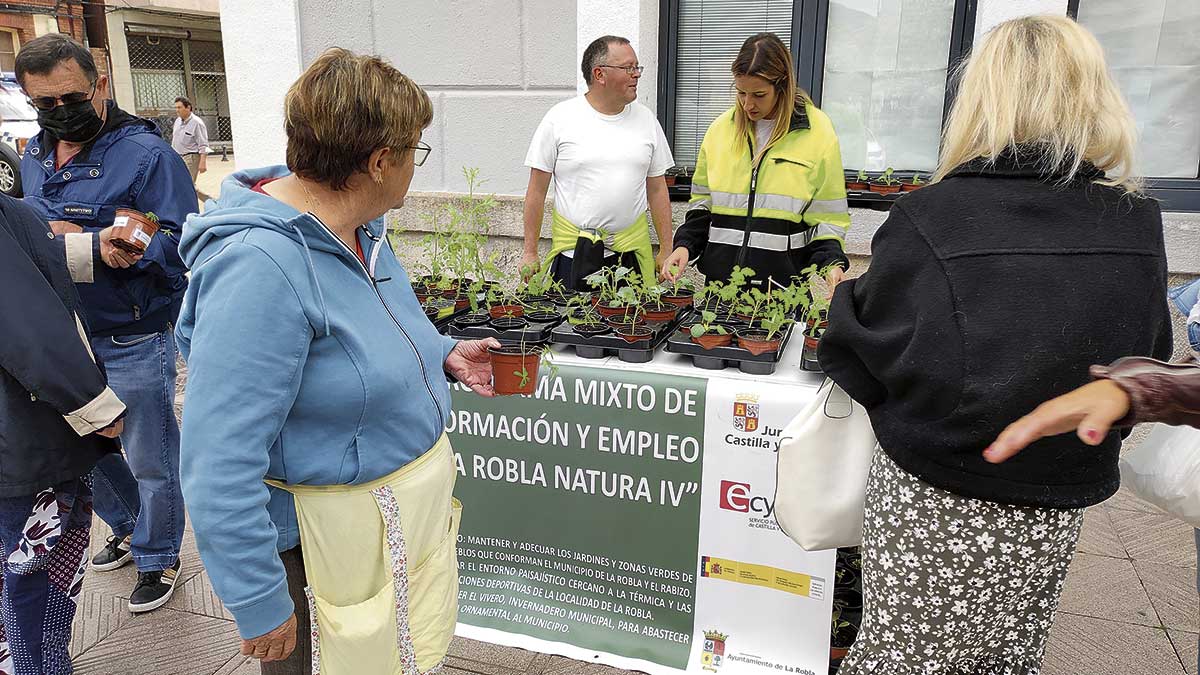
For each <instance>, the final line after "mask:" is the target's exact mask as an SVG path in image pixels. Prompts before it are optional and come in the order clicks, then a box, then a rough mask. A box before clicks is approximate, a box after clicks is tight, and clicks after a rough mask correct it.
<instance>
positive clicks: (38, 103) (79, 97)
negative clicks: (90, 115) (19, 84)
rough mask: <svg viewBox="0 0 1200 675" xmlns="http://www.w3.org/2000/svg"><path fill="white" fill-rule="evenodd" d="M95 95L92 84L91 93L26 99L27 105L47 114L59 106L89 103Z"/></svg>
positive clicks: (74, 92) (70, 93) (68, 93)
mask: <svg viewBox="0 0 1200 675" xmlns="http://www.w3.org/2000/svg"><path fill="white" fill-rule="evenodd" d="M95 95H96V83H95V82H93V83H92V90H91V91H86V92H85V91H72V92H67V93H66V94H62V95H60V96H37V97H29V96H27V97H26V99H27V100H28V101H29V105H32V106H33V107H34V108H37V109H38V110H41V111H42V112H49V111H51V110H54V109H55V108H57V107H58V106H59V105H71V104H73V103H83V102H85V101H90V100H92V98H93V97H94V96H95Z"/></svg>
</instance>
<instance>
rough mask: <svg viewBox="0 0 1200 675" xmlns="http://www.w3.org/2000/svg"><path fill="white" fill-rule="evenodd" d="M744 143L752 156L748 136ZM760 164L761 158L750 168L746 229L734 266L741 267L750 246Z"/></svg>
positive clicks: (752, 150)
mask: <svg viewBox="0 0 1200 675" xmlns="http://www.w3.org/2000/svg"><path fill="white" fill-rule="evenodd" d="M746 145H747V146H749V148H750V157H751V158H753V157H754V144H753V143H752V142H751V141H750V139H749V138H747V139H746ZM761 166H762V160H759V162H758V164H755V165H754V168H752V169H751V170H750V198H749V200H748V201H747V203H746V231H745V233H744V234H743V235H742V247H741V248H740V249H738V254H737V260H736V261H735V262H734V266H735V267H741V266H742V263H743V262H745V261H746V249H747V248H749V247H750V222H751V220H752V219H753V217H754V191H755V190H756V189H757V188H758V169H759V167H761Z"/></svg>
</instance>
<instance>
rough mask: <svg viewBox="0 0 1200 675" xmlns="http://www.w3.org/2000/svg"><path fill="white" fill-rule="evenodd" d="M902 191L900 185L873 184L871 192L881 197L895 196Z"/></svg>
mask: <svg viewBox="0 0 1200 675" xmlns="http://www.w3.org/2000/svg"><path fill="white" fill-rule="evenodd" d="M899 191H900V184H899V183H896V184H895V185H886V184H883V183H871V192H874V193H876V194H881V195H893V194H896V193H897V192H899Z"/></svg>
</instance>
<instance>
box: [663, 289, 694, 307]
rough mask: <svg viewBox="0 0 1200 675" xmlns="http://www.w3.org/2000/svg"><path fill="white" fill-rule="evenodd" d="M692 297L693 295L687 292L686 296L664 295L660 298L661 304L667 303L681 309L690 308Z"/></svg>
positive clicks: (682, 294) (683, 294)
mask: <svg viewBox="0 0 1200 675" xmlns="http://www.w3.org/2000/svg"><path fill="white" fill-rule="evenodd" d="M693 295H694V294H693V293H692V292H691V291H688V292H687V293H686V294H685V293H681V294H679V295H664V296H662V299H663V302H669V303H671V304H672V305H675V306H676V307H678V308H680V309H683V308H684V307H691V306H692V300H693Z"/></svg>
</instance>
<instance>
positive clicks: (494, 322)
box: [488, 316, 529, 330]
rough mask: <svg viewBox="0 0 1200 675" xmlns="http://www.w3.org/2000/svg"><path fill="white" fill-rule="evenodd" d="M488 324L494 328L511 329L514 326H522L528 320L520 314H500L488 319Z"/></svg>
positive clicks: (525, 324) (526, 324)
mask: <svg viewBox="0 0 1200 675" xmlns="http://www.w3.org/2000/svg"><path fill="white" fill-rule="evenodd" d="M488 324H489V325H491V327H492V328H495V329H496V330H512V329H514V328H524V327H525V326H528V325H529V322H528V321H526V320H525V318H524V317H520V316H502V317H500V318H499V319H491V320H489V321H488Z"/></svg>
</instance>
